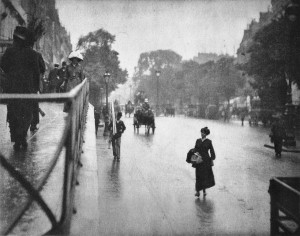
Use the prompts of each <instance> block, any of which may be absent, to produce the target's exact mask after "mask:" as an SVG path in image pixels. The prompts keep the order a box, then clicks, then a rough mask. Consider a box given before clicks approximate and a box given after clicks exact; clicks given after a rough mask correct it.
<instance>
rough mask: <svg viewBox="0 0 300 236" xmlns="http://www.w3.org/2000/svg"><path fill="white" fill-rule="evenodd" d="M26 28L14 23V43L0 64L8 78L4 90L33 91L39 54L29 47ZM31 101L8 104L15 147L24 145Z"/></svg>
mask: <svg viewBox="0 0 300 236" xmlns="http://www.w3.org/2000/svg"><path fill="white" fill-rule="evenodd" d="M27 35H28V29H27V28H25V27H21V26H17V27H16V29H15V31H14V34H13V46H12V47H10V48H8V49H7V50H6V51H5V53H4V55H3V57H2V60H1V64H0V67H1V68H2V69H3V71H4V72H5V73H6V75H7V77H8V83H7V88H6V90H5V91H4V92H5V93H28V94H29V93H35V92H36V91H37V90H38V87H39V84H38V83H37V81H39V77H38V78H37V76H39V75H40V66H39V56H38V54H37V53H36V52H35V51H34V50H33V49H32V48H31V47H29V46H28V42H27V41H26V36H27ZM32 104H33V103H32V102H31V101H26V100H22V99H21V100H17V101H10V102H8V104H7V120H8V122H9V128H10V134H11V141H12V142H15V144H14V148H15V150H19V149H20V148H21V146H22V147H23V148H27V141H26V135H27V132H28V129H29V126H30V123H31V120H32V110H33V105H32Z"/></svg>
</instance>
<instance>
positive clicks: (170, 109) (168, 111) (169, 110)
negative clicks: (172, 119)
mask: <svg viewBox="0 0 300 236" xmlns="http://www.w3.org/2000/svg"><path fill="white" fill-rule="evenodd" d="M164 115H165V116H175V107H174V106H172V105H171V104H167V105H165V106H164Z"/></svg>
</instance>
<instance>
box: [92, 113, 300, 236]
mask: <svg viewBox="0 0 300 236" xmlns="http://www.w3.org/2000/svg"><path fill="white" fill-rule="evenodd" d="M123 120H124V122H125V125H126V127H127V129H126V131H125V133H124V134H123V136H122V144H121V162H120V163H119V164H118V165H116V163H114V161H113V155H112V150H111V149H107V143H106V142H105V141H104V140H103V137H100V136H99V134H98V138H97V146H98V148H97V150H98V151H97V153H98V171H99V172H98V173H99V213H100V222H99V226H100V231H101V232H100V234H101V235H120V234H122V235H124V234H125V235H207V234H208V235H215V234H217V235H223V234H227V235H232V234H234V235H262V234H264V235H265V234H269V228H270V224H269V222H270V221H269V219H270V205H269V203H270V196H269V193H268V187H269V179H270V178H272V177H273V176H278V175H279V176H299V175H300V168H299V164H300V161H299V158H298V157H296V155H294V154H291V153H285V157H284V158H281V160H278V159H275V158H274V153H273V151H272V150H270V149H266V148H264V147H263V145H264V143H265V142H266V141H267V140H268V139H269V137H268V134H269V129H268V128H263V127H260V128H256V127H254V128H253V127H248V126H246V125H245V126H244V127H241V126H240V124H235V123H223V122H220V121H212V120H201V119H190V118H184V117H175V118H171V117H158V118H156V126H157V129H156V130H155V134H151V133H150V134H149V135H147V134H145V132H144V130H143V129H140V131H139V133H137V132H134V130H133V127H132V119H129V118H124V119H123ZM204 126H208V127H209V128H210V130H211V135H210V136H209V138H210V139H211V140H212V141H213V144H214V147H215V151H216V156H217V159H216V161H215V166H214V167H213V171H214V175H215V179H216V186H214V187H213V188H211V189H208V190H207V196H206V197H205V198H204V197H203V193H202V192H201V196H200V198H195V196H194V185H195V170H194V168H192V167H191V166H190V165H189V164H187V163H186V162H185V159H186V154H187V152H188V150H189V149H191V148H193V147H194V145H195V141H196V139H197V138H199V137H200V129H201V128H202V127H204ZM101 131H102V130H100V132H99V133H100V134H101ZM101 135H102V134H101ZM295 161H296V163H297V164H295Z"/></svg>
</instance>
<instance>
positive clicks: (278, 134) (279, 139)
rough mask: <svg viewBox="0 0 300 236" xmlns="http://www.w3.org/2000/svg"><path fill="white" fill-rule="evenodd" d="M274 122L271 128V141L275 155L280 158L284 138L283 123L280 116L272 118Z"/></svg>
mask: <svg viewBox="0 0 300 236" xmlns="http://www.w3.org/2000/svg"><path fill="white" fill-rule="evenodd" d="M273 118H274V122H273V123H272V127H271V134H270V137H271V141H273V142H274V148H275V155H276V156H277V157H281V152H282V144H283V139H284V138H285V137H286V130H285V126H284V121H283V120H282V117H281V115H280V114H276V115H274V116H273Z"/></svg>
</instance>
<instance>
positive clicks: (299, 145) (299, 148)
mask: <svg viewBox="0 0 300 236" xmlns="http://www.w3.org/2000/svg"><path fill="white" fill-rule="evenodd" d="M229 122H231V123H233V124H237V125H241V120H240V119H237V118H232V119H230V121H229ZM246 125H249V122H248V120H245V121H244V126H246ZM259 126H261V125H259ZM267 127H268V126H267ZM269 128H270V129H271V127H269ZM295 136H296V146H295V147H285V146H283V148H282V151H283V152H291V153H300V132H299V131H297V130H296V131H295ZM264 147H266V148H271V149H274V144H273V143H271V142H270V143H266V144H264Z"/></svg>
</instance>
